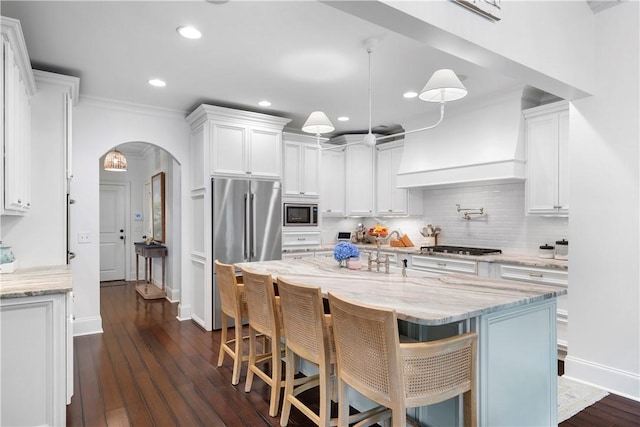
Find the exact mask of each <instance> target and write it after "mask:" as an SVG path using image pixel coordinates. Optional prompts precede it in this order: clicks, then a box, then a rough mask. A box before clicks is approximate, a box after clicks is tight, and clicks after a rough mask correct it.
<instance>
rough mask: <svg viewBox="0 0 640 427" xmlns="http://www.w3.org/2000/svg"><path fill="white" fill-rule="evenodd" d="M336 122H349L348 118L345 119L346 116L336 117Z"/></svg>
mask: <svg viewBox="0 0 640 427" xmlns="http://www.w3.org/2000/svg"><path fill="white" fill-rule="evenodd" d="M338 121H340V122H348V121H349V117H347V116H342V117H338Z"/></svg>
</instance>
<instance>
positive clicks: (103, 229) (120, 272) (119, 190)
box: [100, 184, 126, 282]
mask: <svg viewBox="0 0 640 427" xmlns="http://www.w3.org/2000/svg"><path fill="white" fill-rule="evenodd" d="M125 244H126V233H125V186H124V185H113V184H100V281H101V282H102V281H106V280H124V279H125V274H124V272H125Z"/></svg>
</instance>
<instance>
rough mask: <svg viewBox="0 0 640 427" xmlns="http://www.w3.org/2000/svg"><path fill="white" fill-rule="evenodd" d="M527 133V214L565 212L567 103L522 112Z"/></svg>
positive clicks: (557, 214) (549, 214)
mask: <svg viewBox="0 0 640 427" xmlns="http://www.w3.org/2000/svg"><path fill="white" fill-rule="evenodd" d="M523 114H524V117H525V119H526V135H527V183H526V206H527V213H528V214H533V215H546V216H568V215H569V158H568V153H569V150H568V145H569V104H568V103H567V102H558V103H553V104H549V105H543V106H540V107H535V108H531V109H528V110H524V111H523Z"/></svg>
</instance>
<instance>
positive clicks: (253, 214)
mask: <svg viewBox="0 0 640 427" xmlns="http://www.w3.org/2000/svg"><path fill="white" fill-rule="evenodd" d="M255 196H256V195H255V193H251V257H252V258H255V256H256V248H257V247H258V242H257V241H256V234H257V233H256V200H255Z"/></svg>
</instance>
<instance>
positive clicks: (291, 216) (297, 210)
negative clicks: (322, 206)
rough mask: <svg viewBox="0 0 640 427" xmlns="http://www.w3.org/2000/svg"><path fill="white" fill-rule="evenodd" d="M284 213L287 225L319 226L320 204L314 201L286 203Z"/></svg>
mask: <svg viewBox="0 0 640 427" xmlns="http://www.w3.org/2000/svg"><path fill="white" fill-rule="evenodd" d="M282 213H283V215H284V222H283V223H282V225H283V226H285V227H299V226H307V227H309V226H317V225H318V205H317V204H312V203H284V205H283V209H282Z"/></svg>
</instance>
